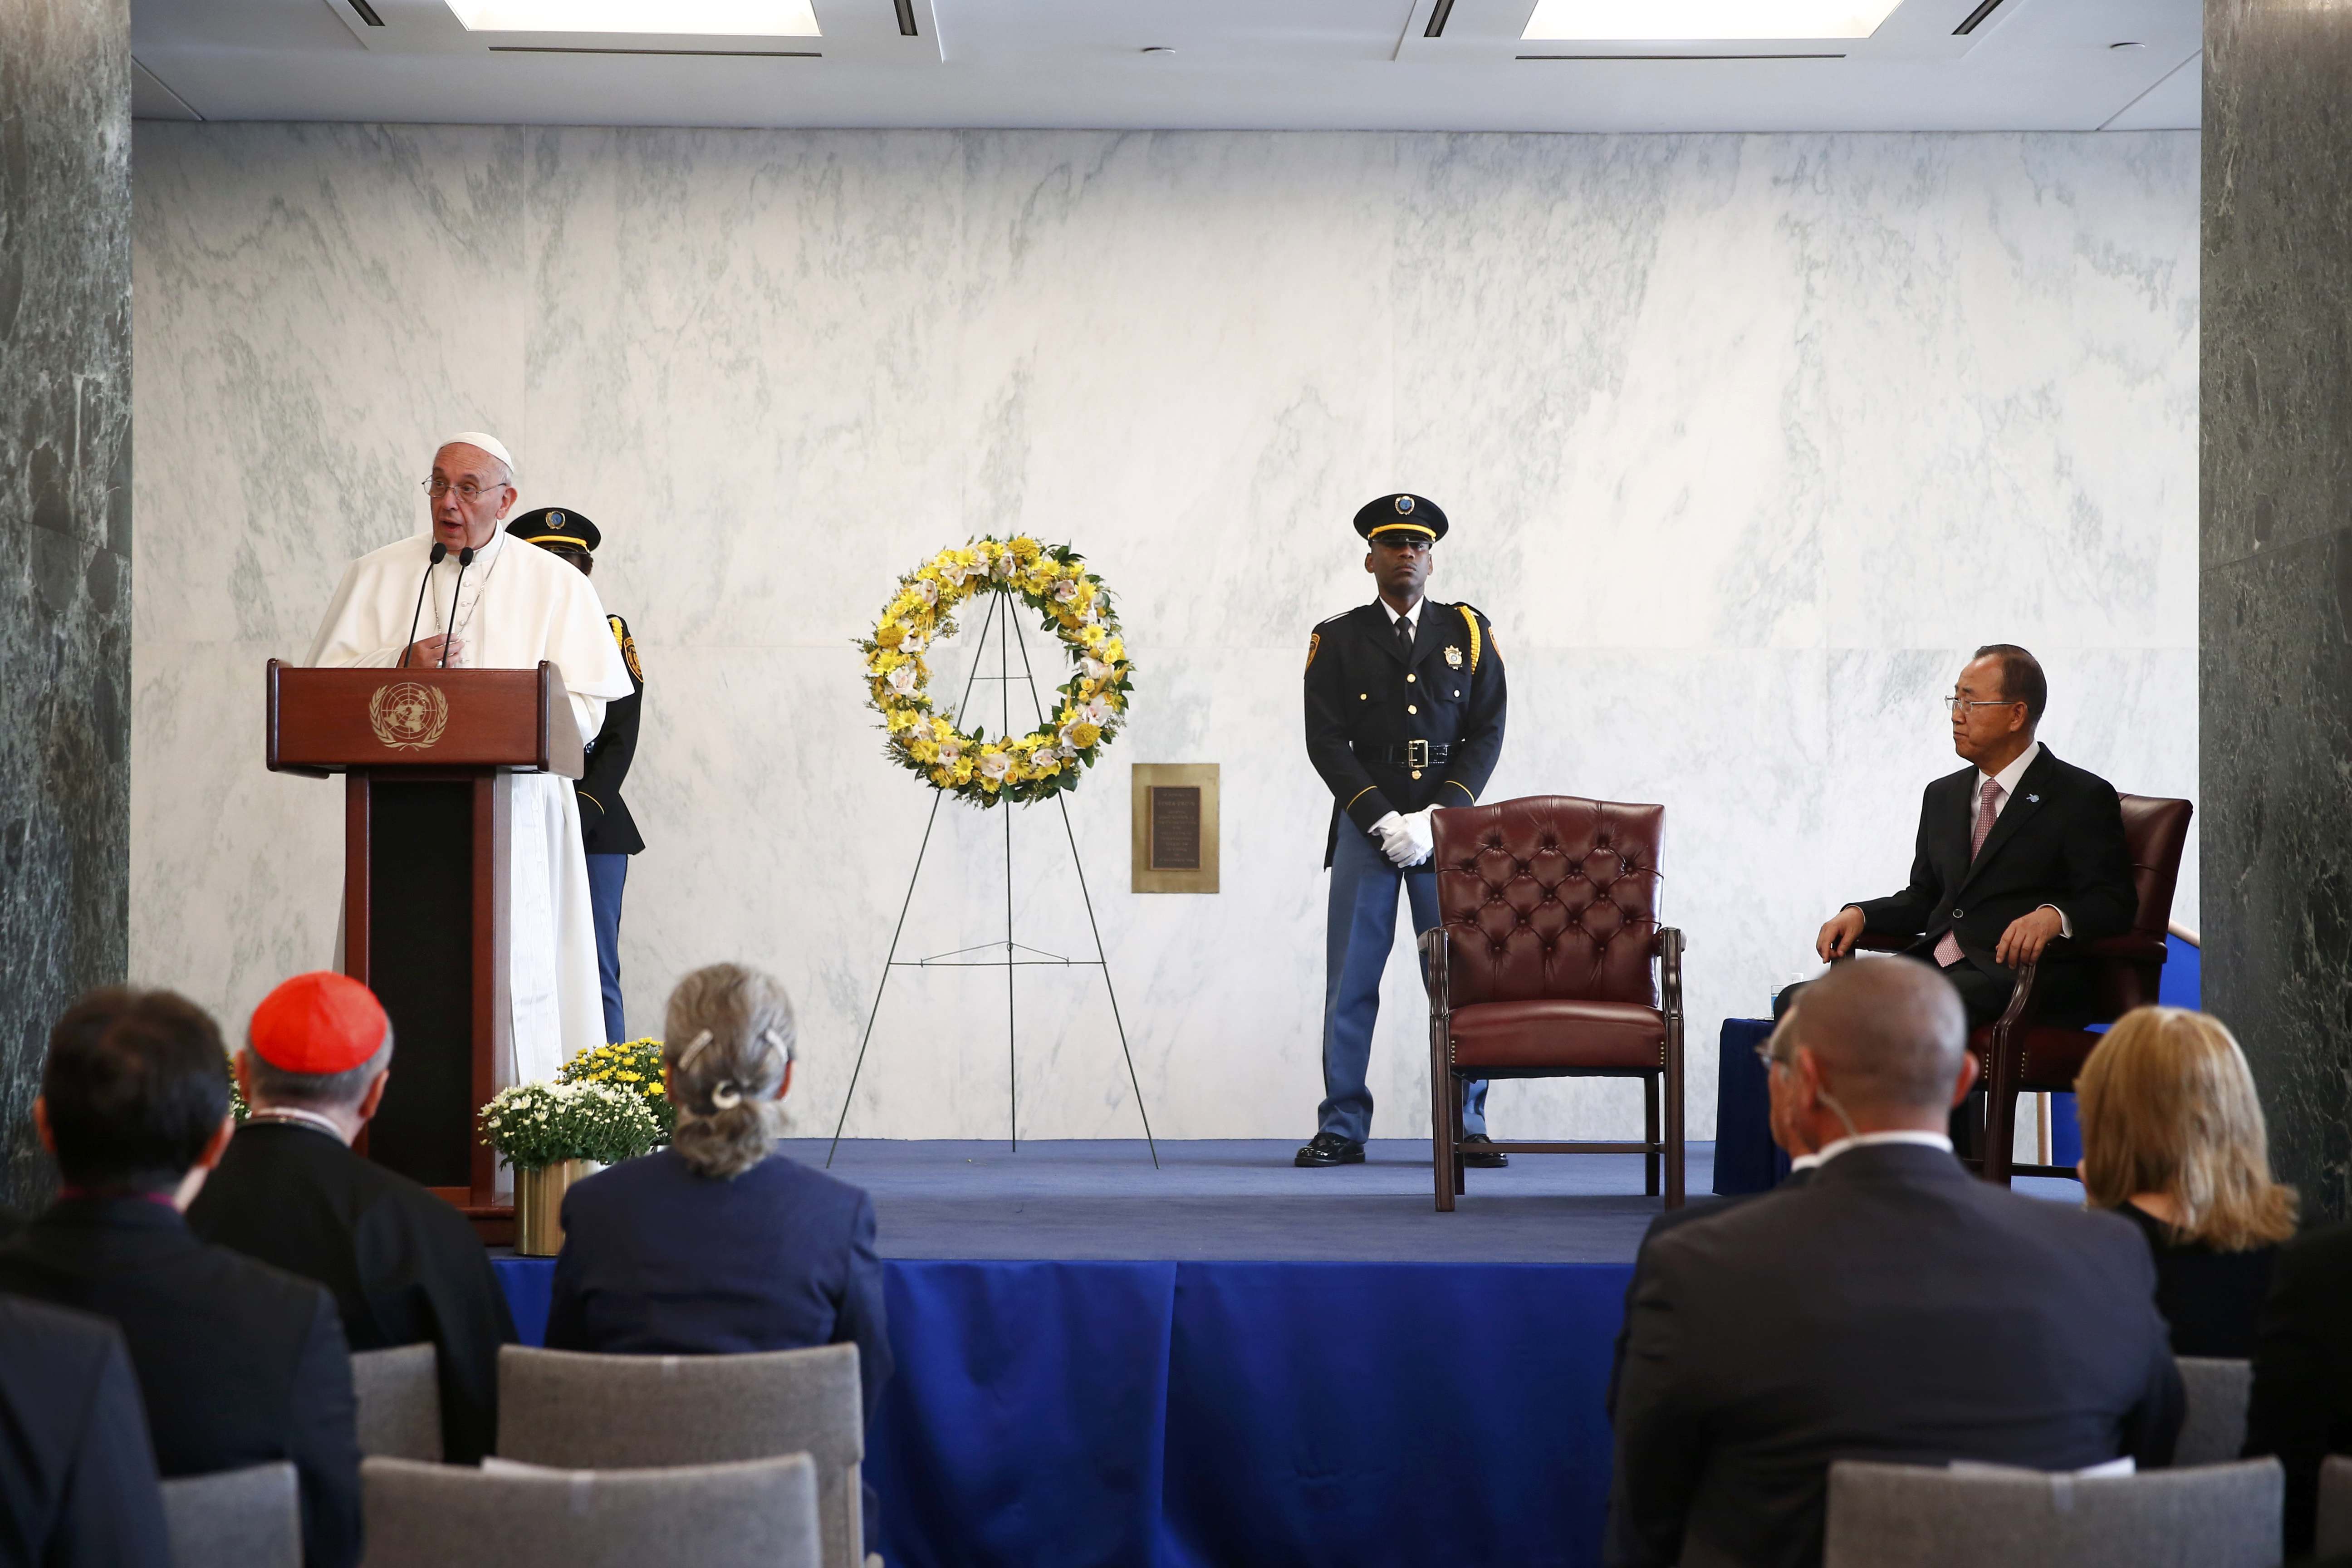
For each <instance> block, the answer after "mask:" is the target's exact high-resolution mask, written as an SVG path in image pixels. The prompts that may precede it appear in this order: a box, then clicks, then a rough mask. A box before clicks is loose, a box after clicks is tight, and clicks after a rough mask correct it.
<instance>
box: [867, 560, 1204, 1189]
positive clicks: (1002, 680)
mask: <svg viewBox="0 0 2352 1568" xmlns="http://www.w3.org/2000/svg"><path fill="white" fill-rule="evenodd" d="M989 601H990V602H989V606H988V617H987V619H985V620H983V621H982V623H981V627H980V638H979V640H978V641H977V642H976V643H975V644H974V645H973V647H972V657H971V675H970V676H968V677H967V678H966V679H965V680H964V683H963V697H962V699H961V700H959V701H958V702H957V704H956V712H957V713H958V714H959V715H961V714H962V713H963V712H964V711H966V708H965V704H966V703H968V702H970V700H971V689H972V685H973V683H974V682H975V681H980V680H992V681H994V682H996V689H997V696H998V699H999V700H998V705H997V710H998V719H999V721H1000V724H1001V726H1002V729H1003V733H1004V734H1005V735H1006V736H1008V737H1009V736H1010V735H1011V734H1012V733H1013V648H1014V647H1016V646H1017V647H1019V648H1020V650H1021V671H1022V674H1021V679H1024V680H1026V681H1027V682H1028V685H1029V703H1030V706H1031V707H1032V708H1034V709H1035V710H1036V713H1037V722H1038V723H1040V724H1043V723H1044V722H1045V702H1044V700H1042V699H1040V698H1039V697H1038V695H1037V675H1036V671H1035V669H1034V668H1033V667H1032V666H1031V665H1030V662H1029V643H1028V639H1027V638H1026V637H1024V636H1023V635H1022V632H1021V627H1020V624H1019V622H1018V621H1017V620H1016V619H1015V617H1014V607H1015V606H1014V604H1013V590H1012V589H1010V588H996V589H993V590H992V591H991V592H990V594H989ZM992 629H993V630H994V631H995V633H996V671H997V672H996V673H995V674H994V675H982V674H981V673H980V670H981V666H982V664H984V663H986V662H987V659H986V655H987V651H988V634H989V632H990V631H991V630H992ZM946 799H947V792H946V791H945V790H934V791H933V792H932V795H931V815H930V816H929V818H927V819H926V820H925V822H924V824H923V841H922V844H921V846H920V847H919V848H917V849H916V851H915V869H914V871H913V872H912V873H911V874H910V875H909V876H908V878H907V896H906V898H905V899H903V900H900V902H899V905H898V926H897V928H896V929H894V930H893V931H891V933H890V951H889V952H888V954H887V956H885V958H884V959H883V961H882V980H881V984H878V985H877V986H876V987H875V988H874V1005H873V1006H872V1007H871V1008H870V1009H868V1010H867V1012H866V1033H865V1035H864V1037H862V1038H860V1039H859V1040H858V1042H857V1065H856V1067H854V1068H851V1069H850V1072H849V1092H848V1093H846V1094H845V1095H843V1096H842V1100H841V1115H840V1117H839V1119H837V1120H836V1121H835V1122H834V1124H833V1143H832V1146H831V1147H830V1148H828V1149H826V1151H825V1155H824V1163H825V1164H826V1166H827V1167H830V1166H831V1165H832V1164H833V1156H834V1153H835V1151H837V1150H839V1149H840V1147H841V1130H842V1129H843V1128H844V1127H845V1126H846V1125H847V1124H848V1122H849V1107H850V1103H851V1102H852V1101H853V1100H856V1097H857V1078H858V1075H859V1074H860V1073H862V1072H863V1071H865V1069H866V1047H867V1046H869V1045H871V1044H872V1043H873V1040H874V1020H875V1019H876V1018H877V1017H878V1016H880V1014H881V1011H882V994H883V992H884V991H886V990H887V989H888V988H889V984H890V972H891V971H892V970H894V969H1002V970H1003V971H1004V1053H1005V1088H1006V1090H1007V1092H1008V1094H1009V1096H1010V1099H1011V1104H1012V1110H1011V1117H1012V1121H1011V1127H1010V1133H1011V1142H1012V1146H1013V1150H1014V1152H1019V1150H1020V1148H1021V1070H1020V1058H1019V1056H1018V1053H1017V1051H1016V1049H1015V1044H1016V1041H1017V1039H1018V1034H1017V1032H1016V1028H1015V1014H1014V1010H1013V971H1014V970H1016V969H1023V968H1027V967H1030V966H1033V965H1055V966H1059V967H1062V968H1066V969H1068V968H1079V969H1099V970H1101V971H1102V977H1103V991H1104V993H1105V994H1107V995H1108V996H1109V998H1110V1016H1111V1022H1112V1023H1113V1024H1114V1025H1116V1026H1118V1051H1119V1055H1120V1056H1121V1057H1123V1058H1126V1061H1127V1081H1128V1084H1129V1087H1130V1088H1132V1089H1134V1090H1135V1109H1136V1113H1137V1114H1138V1115H1139V1116H1140V1117H1141V1118H1142V1119H1143V1141H1144V1143H1145V1145H1146V1146H1147V1147H1148V1148H1150V1151H1151V1164H1152V1168H1153V1169H1154V1170H1157V1169H1158V1168H1159V1166H1160V1145H1159V1143H1158V1142H1156V1141H1155V1140H1154V1139H1153V1138H1152V1136H1151V1113H1150V1110H1147V1109H1146V1108H1145V1106H1144V1103H1143V1085H1142V1083H1141V1082H1140V1081H1139V1080H1138V1079H1137V1078H1136V1075H1135V1054H1134V1052H1133V1051H1131V1050H1129V1048H1128V1044H1127V1024H1126V1022H1125V1020H1124V1019H1122V1018H1121V1017H1120V1016H1119V1011H1118V990H1117V988H1115V987H1114V986H1113V985H1112V984H1111V981H1110V964H1109V962H1108V960H1107V959H1106V958H1105V956H1104V953H1103V944H1102V928H1101V927H1100V926H1099V925H1097V923H1096V921H1095V900H1094V894H1093V893H1092V892H1091V891H1090V890H1089V889H1087V868H1086V862H1085V861H1084V860H1083V859H1081V858H1079V855H1078V836H1077V834H1076V832H1075V831H1073V830H1072V828H1071V826H1070V808H1069V805H1068V803H1067V802H1066V801H1065V800H1064V799H1063V798H1062V796H1061V795H1058V794H1056V795H1055V796H1054V804H1055V806H1057V807H1059V808H1060V810H1061V813H1062V834H1063V837H1065V838H1066V839H1067V840H1068V841H1069V845H1070V864H1071V865H1072V867H1074V868H1076V871H1077V874H1078V895H1079V897H1080V898H1081V899H1082V900H1084V901H1085V903H1086V909H1087V931H1090V932H1091V933H1092V934H1093V936H1094V941H1095V955H1094V956H1093V957H1092V958H1066V957H1064V956H1062V955H1061V954H1060V953H1055V952H1045V951H1044V950H1043V949H1041V948H1034V947H1030V946H1028V945H1027V944H1025V943H1023V942H1015V941H1014V940H1013V803H1012V802H1010V801H1001V802H999V803H998V809H1000V810H1002V811H1003V813H1004V940H1003V942H977V943H975V944H973V945H972V946H970V947H960V948H956V949H955V950H953V951H952V952H940V953H933V954H932V955H931V956H930V957H929V958H900V957H899V956H898V940H899V938H900V937H902V936H903V935H905V934H906V930H907V911H908V910H910V909H912V908H913V907H914V903H915V884H916V882H917V881H918V880H919V879H920V878H921V877H922V874H923V857H924V855H925V854H926V853H928V852H929V849H930V847H931V829H932V828H933V827H934V826H937V825H938V823H939V820H940V803H941V802H943V801H944V800H946ZM995 952H1002V953H1003V957H1001V958H996V957H982V956H980V955H982V954H985V953H995Z"/></svg>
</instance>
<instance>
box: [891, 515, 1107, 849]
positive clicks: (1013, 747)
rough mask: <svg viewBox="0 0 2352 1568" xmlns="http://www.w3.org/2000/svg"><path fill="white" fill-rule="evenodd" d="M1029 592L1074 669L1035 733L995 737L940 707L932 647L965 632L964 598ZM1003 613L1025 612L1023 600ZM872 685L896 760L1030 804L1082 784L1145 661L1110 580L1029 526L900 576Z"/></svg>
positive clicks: (927, 778) (935, 783)
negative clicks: (932, 687) (932, 685)
mask: <svg viewBox="0 0 2352 1568" xmlns="http://www.w3.org/2000/svg"><path fill="white" fill-rule="evenodd" d="M982 593H1000V594H1005V595H1012V596H1013V597H1017V598H1018V599H1019V600H1020V601H1021V603H1022V604H1023V605H1026V606H1028V608H1029V609H1030V610H1032V611H1034V612H1035V613H1036V614H1037V615H1038V616H1039V617H1040V618H1041V622H1042V624H1043V626H1044V627H1045V630H1047V631H1049V632H1051V633H1053V634H1054V636H1055V637H1056V638H1058V639H1059V640H1060V642H1061V645H1062V647H1064V649H1065V650H1066V652H1067V653H1068V655H1069V658H1070V665H1071V670H1072V673H1071V677H1070V679H1068V680H1066V681H1065V682H1064V683H1063V684H1062V685H1061V686H1060V687H1059V688H1057V689H1056V693H1055V695H1056V700H1055V704H1054V707H1053V710H1052V713H1051V714H1050V716H1048V717H1047V718H1046V719H1045V721H1044V722H1043V723H1041V724H1039V725H1038V727H1037V728H1036V729H1034V730H1032V731H1030V732H1029V733H1027V734H1026V735H1023V736H1020V737H1018V738H1015V737H1013V736H1011V735H1000V736H998V737H997V738H996V739H994V740H990V739H989V738H988V733H987V731H986V730H985V729H983V728H981V727H978V726H975V727H974V728H972V729H971V730H963V729H959V728H958V727H957V725H956V721H955V715H954V714H952V713H942V712H939V711H936V710H934V709H933V707H932V705H931V700H930V697H929V693H928V692H927V691H926V690H925V687H926V685H927V683H928V682H929V679H930V673H931V671H930V666H929V663H928V662H926V660H925V658H924V657H923V656H924V655H925V654H926V653H927V652H929V650H930V649H931V647H933V646H934V645H935V644H937V643H938V642H940V640H941V639H943V638H946V637H952V636H954V635H955V630H956V626H955V611H956V607H957V606H958V605H961V604H962V603H963V602H964V601H965V600H967V599H970V598H971V597H972V596H973V595H976V594H982ZM1002 613H1003V614H1005V615H1008V616H1009V615H1013V614H1014V613H1015V607H1014V605H1013V604H1012V602H1011V600H1010V599H1008V600H1007V602H1006V603H1005V604H1004V605H1003V606H1002ZM857 646H858V647H859V648H860V649H861V650H863V651H864V653H865V655H866V689H867V692H868V694H869V696H870V698H871V700H872V702H873V705H874V708H875V710H876V711H877V712H878V713H880V714H881V715H882V725H883V729H884V731H886V732H887V736H888V740H887V742H886V744H887V750H888V752H889V754H890V756H891V758H892V759H893V760H894V761H896V762H898V763H899V764H900V765H901V766H903V767H905V768H907V769H908V770H909V771H910V772H912V773H915V774H916V776H918V777H919V778H921V779H922V780H923V781H924V782H925V783H927V784H929V785H930V786H931V787H932V788H934V789H942V790H946V791H948V792H949V793H950V794H951V795H956V796H957V797H959V798H960V799H963V800H968V801H971V803H972V804H973V805H979V806H983V807H985V806H992V805H996V804H997V802H999V801H1014V802H1017V803H1020V804H1023V805H1026V804H1027V803H1029V802H1031V801H1038V800H1044V799H1045V798H1046V797H1047V796H1049V795H1057V794H1059V793H1061V792H1062V791H1064V790H1067V789H1073V788H1076V785H1077V779H1078V773H1079V772H1080V771H1081V770H1083V769H1085V768H1087V767H1091V766H1092V765H1093V764H1094V761H1095V759H1096V757H1097V756H1098V755H1100V754H1101V752H1102V748H1103V747H1104V746H1106V745H1108V744H1109V743H1110V739H1111V737H1112V736H1113V735H1115V734H1117V733H1118V727H1119V725H1120V724H1121V723H1123V722H1124V721H1126V718H1127V703H1128V693H1129V690H1130V689H1131V681H1130V678H1131V677H1132V675H1133V674H1134V667H1133V666H1132V665H1130V664H1129V663H1128V660H1127V643H1126V641H1125V639H1124V638H1122V637H1120V636H1119V630H1118V614H1117V612H1116V611H1114V610H1113V609H1112V607H1111V597H1110V593H1109V591H1108V589H1106V588H1105V587H1104V586H1103V584H1102V579H1101V578H1099V577H1097V576H1096V575H1094V574H1092V573H1091V572H1088V571H1087V563H1086V561H1085V560H1084V558H1082V557H1081V556H1080V555H1078V553H1077V552H1076V551H1073V550H1072V549H1070V547H1069V546H1068V545H1066V544H1062V545H1054V546H1052V547H1050V548H1049V547H1047V546H1045V545H1043V544H1040V543H1038V542H1037V541H1035V540H1034V539H1031V538H1029V537H1028V536H1026V535H1023V536H1021V537H1018V538H1014V539H975V540H973V541H971V542H970V543H968V544H966V545H964V546H962V547H961V549H948V550H942V551H940V552H939V553H938V554H937V555H934V556H932V557H931V558H930V560H929V561H927V562H925V563H923V564H922V565H920V566H919V567H917V568H916V569H915V570H914V571H912V572H910V573H908V574H907V575H905V576H904V577H901V578H899V579H898V589H897V591H896V592H895V593H893V594H892V595H890V602H889V603H888V604H887V605H884V606H883V607H882V616H881V618H880V619H879V620H878V621H877V622H876V624H875V627H874V635H873V636H872V637H866V638H864V639H862V640H860V641H859V643H858V645H857Z"/></svg>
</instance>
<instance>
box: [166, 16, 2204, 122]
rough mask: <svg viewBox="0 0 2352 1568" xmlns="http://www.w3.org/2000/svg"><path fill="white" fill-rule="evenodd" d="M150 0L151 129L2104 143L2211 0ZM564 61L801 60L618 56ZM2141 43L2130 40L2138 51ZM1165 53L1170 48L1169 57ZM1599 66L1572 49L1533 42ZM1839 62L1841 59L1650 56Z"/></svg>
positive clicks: (2176, 65)
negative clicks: (2073, 137)
mask: <svg viewBox="0 0 2352 1568" xmlns="http://www.w3.org/2000/svg"><path fill="white" fill-rule="evenodd" d="M815 3H816V13H817V18H818V21H819V23H820V24H821V25H822V26H823V28H824V34H825V37H824V38H823V39H822V40H807V39H797V38H760V39H711V38H707V37H706V38H693V37H676V38H635V37H629V38H604V39H598V38H582V37H572V36H560V37H547V36H520V37H519V36H516V35H504V36H501V37H489V38H486V37H484V36H483V35H479V34H472V35H469V34H467V33H466V32H465V31H464V30H463V29H462V28H460V27H458V26H457V24H456V22H455V20H454V18H453V17H451V16H450V14H449V12H448V10H447V7H446V5H445V4H444V3H443V0H362V4H363V5H366V6H368V7H370V8H372V9H373V11H374V12H375V14H376V15H377V16H378V17H379V18H380V19H381V21H382V23H383V26H380V27H370V26H366V25H365V24H364V23H363V22H362V20H361V19H360V17H359V15H358V12H357V10H356V9H355V8H354V6H353V5H352V0H131V53H132V55H133V57H134V58H135V59H136V61H137V64H138V67H139V69H138V70H137V71H136V72H135V73H134V78H135V98H134V112H136V113H137V114H138V115H140V116H142V118H160V119H205V120H331V121H407V122H416V121H438V122H444V123H458V124H480V123H519V124H558V125H581V124H594V125H733V126H931V127H939V126H953V127H966V126H1024V127H1093V128H1118V129H1128V128H1132V129H1139V130H1150V129H1188V130H1191V129H1199V130H1212V129H1228V130H1232V129H1246V130H1297V131H1307V130H1317V131H1322V130H1427V131H1549V132H1564V131H1582V132H1606V131H1619V132H1650V131H2028V130H2030V131H2097V130H2158V129H2166V128H2174V127H2193V126H2195V125H2196V124H2197V123H2198V122H2199V108H2200V91H2201V88H2200V54H2199V50H2200V45H2201V41H2202V35H2201V26H2202V3H2201V0H2000V4H1998V5H1996V6H1995V8H1994V9H1993V10H1992V11H1991V12H1990V15H1988V16H1985V17H1984V18H1983V20H1982V21H1981V22H1980V24H1979V26H1977V28H1976V29H1975V31H1974V32H1973V33H1971V34H1969V36H1966V37H1960V36H1957V35H1956V33H1955V29H1956V28H1958V26H1960V25H1961V24H1962V23H1963V22H1964V21H1965V20H1966V19H1967V18H1968V16H1969V14H1970V13H1971V12H1972V11H1975V10H1976V9H1977V8H1978V6H1979V4H1981V0H1904V4H1903V5H1901V6H1900V7H1899V8H1897V10H1896V11H1895V13H1894V15H1893V16H1890V17H1889V18H1888V19H1887V21H1886V22H1885V24H1884V25H1883V26H1880V28H1879V29H1878V31H1877V33H1876V34H1875V35H1874V36H1873V37H1869V38H1866V39H1858V40H1842V41H1824V42H1819V43H1802V42H1799V43H1788V42H1774V43H1769V44H1753V43H1750V44H1724V45H1714V46H1706V45H1696V46H1695V45H1689V44H1677V45H1639V44H1612V45H1601V46H1589V47H1579V46H1573V45H1559V44H1524V43H1521V42H1520V41H1519V33H1520V31H1521V29H1522V27H1523V26H1524V25H1525V23H1526V20H1527V17H1528V13H1529V11H1530V10H1531V9H1532V8H1533V5H1534V0H1453V3H1452V5H1451V8H1450V11H1449V12H1448V14H1447V15H1446V16H1445V18H1444V25H1443V28H1442V31H1441V33H1440V36H1438V37H1429V36H1428V32H1429V26H1430V19H1431V16H1432V14H1433V7H1436V6H1440V5H1444V4H1445V0H908V3H907V5H905V7H904V9H905V10H906V11H907V12H908V13H909V14H911V16H912V17H913V20H914V23H915V26H916V34H915V36H914V37H911V38H909V37H902V36H901V27H900V11H901V7H900V5H899V3H898V0H815ZM500 44H504V45H509V46H511V45H515V44H529V45H535V46H539V47H542V48H543V47H546V46H548V45H551V44H552V45H556V46H559V47H562V48H564V49H566V50H569V49H575V48H580V47H592V48H593V47H597V46H599V45H607V46H611V45H617V46H621V47H631V48H640V49H643V48H659V49H670V48H677V49H701V50H711V49H727V50H741V51H781V50H798V49H808V48H814V49H816V50H817V51H819V58H789V57H786V56H784V55H782V54H779V53H774V52H770V53H764V54H762V53H756V52H745V53H733V54H707V53H706V54H693V55H687V54H658V53H635V54H625V55H622V54H604V53H573V52H529V53H514V52H497V51H496V50H495V48H494V46H496V45H500ZM2126 44H2128V45H2135V46H2137V47H2114V46H2117V45H2126ZM1153 46H1160V47H1162V49H1163V50H1164V51H1166V52H1159V53H1150V54H1147V53H1145V52H1144V51H1145V50H1146V49H1147V48H1149V47H1153ZM1532 54H1540V55H1548V56H1559V55H1575V56H1580V57H1604V58H1573V59H1560V58H1544V59H1529V58H1524V57H1526V56H1528V55H1532ZM1664 54H1674V55H1693V54H1706V55H1716V56H1720V57H1729V56H1755V55H1764V54H1778V55H1796V54H1816V55H1839V56H1842V57H1843V58H1810V59H1799V58H1777V59H1776V58H1702V59H1688V58H1673V59H1661V58H1630V57H1634V56H1641V55H1649V56H1658V55H1664Z"/></svg>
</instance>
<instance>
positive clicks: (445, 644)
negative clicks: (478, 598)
mask: <svg viewBox="0 0 2352 1568" xmlns="http://www.w3.org/2000/svg"><path fill="white" fill-rule="evenodd" d="M433 548H435V549H436V550H438V549H440V548H441V547H440V546H439V545H437V544H436V545H435V546H434V547H433ZM473 563H474V547H473V546H472V545H470V544H469V545H467V547H466V548H465V549H463V550H460V551H459V552H457V587H455V588H452V589H450V590H449V622H450V629H451V630H452V631H455V630H456V629H457V595H458V594H459V593H461V592H463V591H464V589H465V586H466V568H467V567H468V566H471V565H472V564H473ZM441 668H444V669H446V668H449V639H448V638H446V637H444V638H442V639H441Z"/></svg>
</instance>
